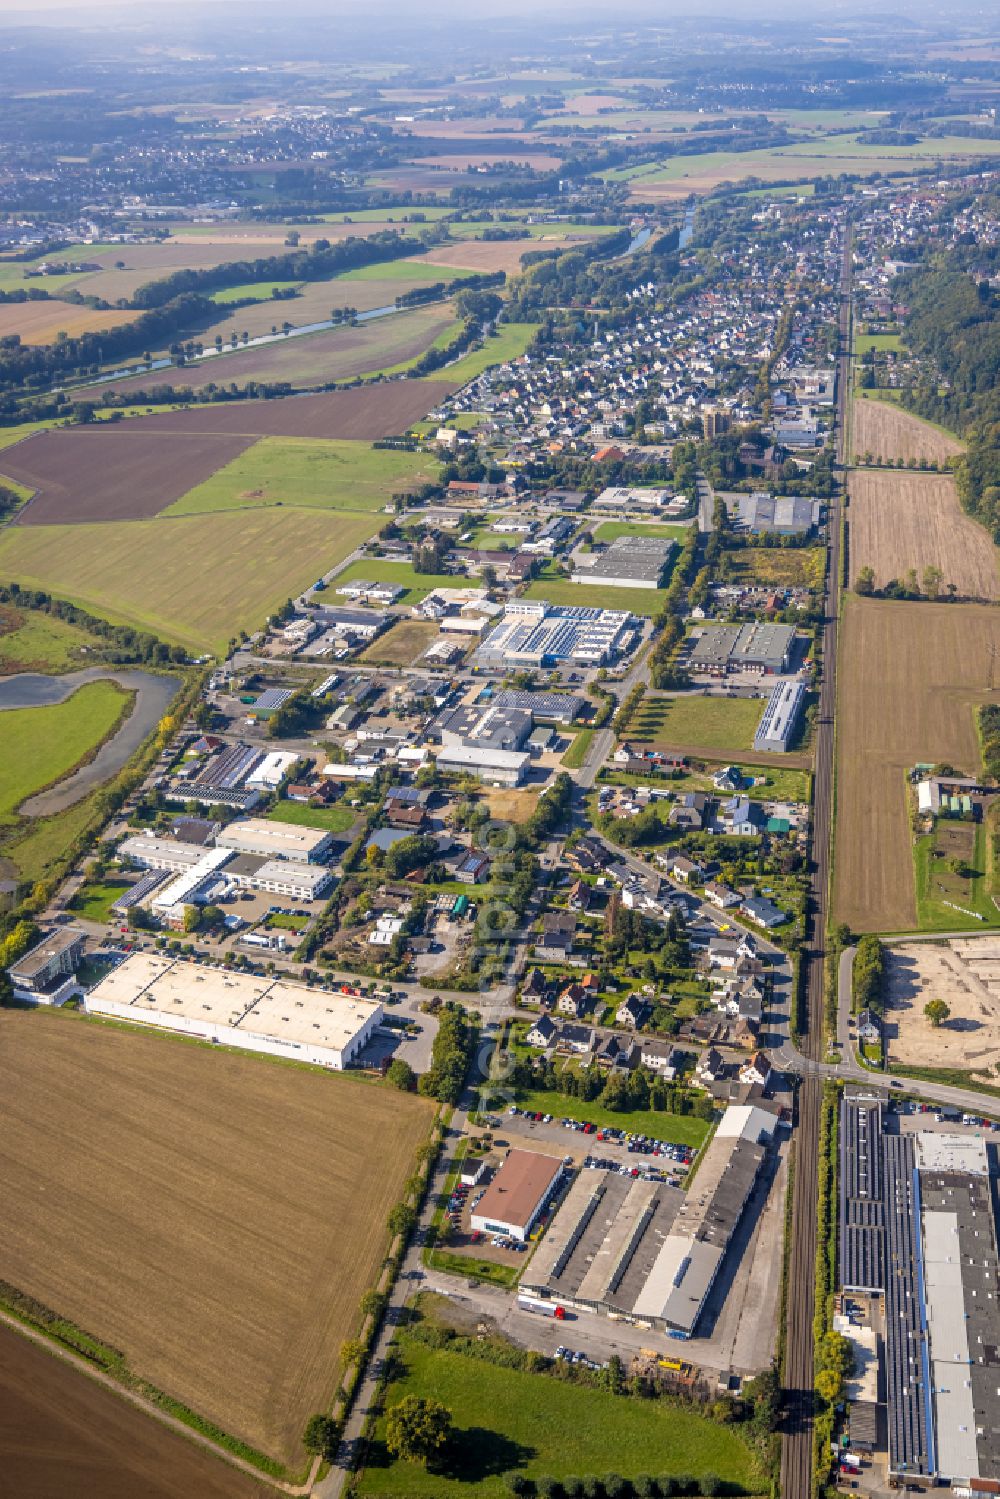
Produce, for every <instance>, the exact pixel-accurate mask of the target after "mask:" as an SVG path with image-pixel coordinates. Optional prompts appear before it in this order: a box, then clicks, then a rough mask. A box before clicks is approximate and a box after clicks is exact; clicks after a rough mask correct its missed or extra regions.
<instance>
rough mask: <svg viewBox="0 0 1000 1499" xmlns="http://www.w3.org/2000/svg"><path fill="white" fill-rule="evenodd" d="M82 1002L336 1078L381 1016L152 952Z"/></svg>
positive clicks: (137, 956) (333, 998)
mask: <svg viewBox="0 0 1000 1499" xmlns="http://www.w3.org/2000/svg"><path fill="white" fill-rule="evenodd" d="M86 1003H87V1009H88V1011H89V1012H91V1013H92V1014H95V1015H113V1016H116V1017H117V1018H118V1019H121V1020H129V1021H133V1022H135V1023H136V1024H139V1025H151V1026H155V1027H158V1028H160V1029H163V1030H173V1031H180V1032H182V1033H183V1034H185V1035H190V1036H198V1037H201V1038H202V1039H203V1040H206V1041H217V1042H220V1043H224V1044H226V1045H227V1046H238V1047H240V1048H242V1049H244V1050H247V1051H259V1052H267V1053H269V1054H270V1055H272V1056H292V1057H294V1058H295V1059H296V1060H298V1061H302V1062H310V1063H313V1064H314V1065H315V1066H318V1067H329V1068H332V1069H334V1070H336V1071H341V1070H342V1069H343V1068H345V1067H347V1066H349V1065H350V1063H351V1062H352V1061H354V1060H355V1058H356V1057H357V1055H358V1053H359V1052H360V1051H361V1049H362V1048H363V1047H364V1045H365V1043H366V1042H367V1041H368V1040H369V1038H370V1036H371V1035H372V1033H373V1031H374V1030H375V1029H376V1027H377V1026H378V1025H379V1024H380V1022H381V1020H382V1015H383V1010H382V1006H381V1005H380V1004H375V1003H373V1002H372V1001H370V1000H365V999H354V998H350V997H348V996H346V995H341V994H329V993H327V992H325V991H323V990H318V989H310V988H308V987H307V986H306V985H305V984H298V983H295V982H293V981H292V980H289V979H274V978H268V977H257V976H255V975H252V974H243V973H232V972H228V971H226V970H224V969H218V968H205V967H202V966H200V965H198V964H195V963H187V962H183V961H181V960H178V959H175V958H168V957H166V956H164V955H161V954H158V953H133V954H132V955H131V956H130V957H128V958H126V959H125V961H124V962H123V963H121V964H120V965H119V966H118V967H117V968H115V969H113V970H112V971H111V973H109V974H108V975H107V976H106V977H105V978H103V979H101V981H100V982H99V983H98V984H96V985H95V986H94V988H93V989H91V990H90V992H89V993H88V995H87V1001H86Z"/></svg>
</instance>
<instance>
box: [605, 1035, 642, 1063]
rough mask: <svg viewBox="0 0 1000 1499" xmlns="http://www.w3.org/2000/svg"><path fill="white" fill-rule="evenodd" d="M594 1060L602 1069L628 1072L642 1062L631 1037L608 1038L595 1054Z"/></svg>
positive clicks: (637, 1048)
mask: <svg viewBox="0 0 1000 1499" xmlns="http://www.w3.org/2000/svg"><path fill="white" fill-rule="evenodd" d="M596 1060H597V1062H598V1063H599V1064H600V1065H601V1066H602V1067H612V1068H616V1069H617V1070H619V1071H621V1072H630V1071H631V1070H632V1068H633V1067H636V1066H638V1064H639V1062H640V1061H641V1060H642V1058H641V1056H640V1052H639V1047H638V1046H637V1044H636V1043H635V1041H633V1040H632V1038H631V1036H608V1038H607V1040H605V1041H604V1042H603V1043H602V1044H601V1045H599V1046H598V1048H597V1052H596Z"/></svg>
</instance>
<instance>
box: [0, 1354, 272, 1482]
mask: <svg viewBox="0 0 1000 1499" xmlns="http://www.w3.org/2000/svg"><path fill="white" fill-rule="evenodd" d="M0 1413H2V1414H0V1444H2V1447H3V1471H4V1483H5V1485H6V1486H9V1489H10V1492H11V1493H12V1494H22V1495H25V1496H27V1495H29V1494H30V1495H31V1499H66V1496H67V1495H70V1494H95V1495H96V1494H99V1495H100V1496H101V1499H135V1496H136V1495H137V1494H142V1495H143V1499H185V1496H187V1495H194V1494H197V1495H198V1499H273V1496H274V1489H273V1488H272V1487H271V1485H270V1484H265V1483H264V1482H262V1481H258V1480H257V1479H254V1478H250V1477H248V1476H247V1475H245V1474H243V1473H241V1472H239V1471H238V1470H237V1469H236V1468H234V1467H232V1466H231V1465H230V1464H228V1463H225V1462H220V1461H219V1460H218V1459H217V1458H216V1457H213V1456H212V1454H211V1453H208V1452H203V1451H201V1450H200V1449H199V1448H198V1447H196V1446H195V1445H194V1443H193V1442H190V1441H188V1440H187V1438H186V1437H183V1436H181V1435H180V1434H178V1433H176V1432H173V1431H169V1430H168V1429H167V1427H166V1426H164V1425H163V1424H162V1423H161V1422H160V1421H157V1420H153V1419H151V1418H150V1417H149V1416H147V1415H145V1414H144V1413H143V1412H142V1411H140V1410H137V1409H136V1408H135V1407H134V1406H133V1405H130V1404H129V1403H128V1402H127V1401H126V1400H125V1399H124V1398H123V1397H122V1396H120V1395H117V1394H115V1393H113V1392H112V1391H111V1390H108V1389H106V1388H103V1387H102V1386H101V1385H99V1384H98V1383H97V1382H96V1380H94V1379H92V1378H91V1377H90V1375H89V1374H84V1373H82V1372H79V1371H78V1370H76V1369H74V1368H72V1367H71V1366H70V1365H69V1364H68V1363H66V1362H65V1361H64V1360H63V1359H62V1358H59V1357H56V1356H55V1355H54V1354H52V1353H50V1352H48V1351H47V1350H46V1349H44V1348H41V1347H39V1346H38V1345H37V1344H35V1343H33V1342H31V1341H29V1339H28V1338H27V1337H25V1336H24V1335H23V1334H22V1333H19V1332H14V1331H13V1329H12V1328H9V1327H6V1326H4V1327H0Z"/></svg>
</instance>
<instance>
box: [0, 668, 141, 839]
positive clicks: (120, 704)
mask: <svg viewBox="0 0 1000 1499" xmlns="http://www.w3.org/2000/svg"><path fill="white" fill-rule="evenodd" d="M129 703H130V696H129V694H127V693H124V692H122V690H121V688H120V687H116V686H115V685H114V683H113V682H88V683H86V684H85V685H84V686H83V687H80V688H78V690H77V691H76V692H74V693H73V695H72V697H69V698H67V699H66V701H65V702H64V703H56V704H53V705H52V706H51V707H48V708H11V709H9V710H7V711H5V712H3V713H0V739H2V742H3V754H2V755H0V822H7V823H13V821H14V819H15V813H16V810H17V808H18V806H19V805H20V804H21V802H23V801H24V799H25V797H28V796H31V795H32V794H33V793H34V792H36V791H41V790H42V788H43V787H45V786H50V785H52V783H53V782H55V781H61V780H62V779H63V778H64V777H65V776H66V775H68V774H69V772H70V771H71V770H73V768H74V767H75V766H77V765H78V764H79V763H80V761H81V760H82V759H83V758H84V757H85V756H86V755H87V754H88V753H89V752H90V751H91V750H94V749H96V747H97V746H98V745H99V744H100V743H101V741H102V740H103V739H105V738H106V737H107V735H108V734H110V733H111V731H112V730H113V729H114V727H115V726H116V724H117V723H118V721H119V719H120V718H121V717H122V714H123V713H124V712H125V709H126V708H127V707H128V705H129Z"/></svg>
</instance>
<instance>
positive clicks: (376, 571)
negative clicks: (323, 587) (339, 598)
mask: <svg viewBox="0 0 1000 1499" xmlns="http://www.w3.org/2000/svg"><path fill="white" fill-rule="evenodd" d="M359 579H363V580H365V581H367V582H369V583H398V584H399V585H400V587H402V588H405V589H406V593H405V594H404V595H403V597H402V598H401V599H397V600H396V602H397V604H419V603H420V600H421V599H425V598H426V597H427V595H428V594H429V593H430V592H431V591H432V590H433V589H435V588H461V587H462V586H463V584H464V583H465V581H466V580H465V578H464V577H463V576H462V575H461V574H454V575H453V574H451V573H418V572H416V571H414V568H413V566H412V564H411V563H409V562H383V560H382V559H381V558H380V557H363V558H362V559H361V561H360V562H352V563H351V565H350V567H347V568H345V569H344V571H343V572H342V573H341V574H340V576H339V577H338V578H335V579H334V580H333V582H332V583H331V584H330V590H331V592H333V593H336V591H337V589H338V588H339V587H341V585H342V584H344V583H356V582H358V580H359Z"/></svg>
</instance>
